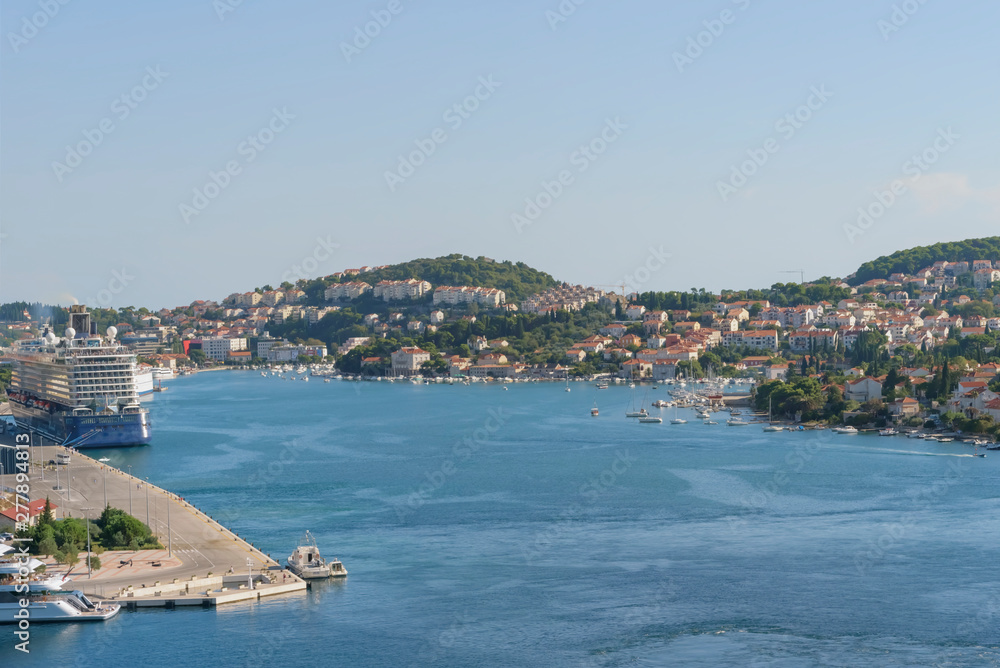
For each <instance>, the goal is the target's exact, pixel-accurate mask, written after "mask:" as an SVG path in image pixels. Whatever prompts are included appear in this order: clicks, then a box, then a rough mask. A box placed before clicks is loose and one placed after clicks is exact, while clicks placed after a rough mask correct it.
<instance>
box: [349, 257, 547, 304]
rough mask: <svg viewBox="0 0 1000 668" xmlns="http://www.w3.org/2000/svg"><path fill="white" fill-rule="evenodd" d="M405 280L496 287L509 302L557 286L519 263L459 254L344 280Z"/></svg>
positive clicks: (535, 270) (402, 265)
mask: <svg viewBox="0 0 1000 668" xmlns="http://www.w3.org/2000/svg"><path fill="white" fill-rule="evenodd" d="M408 278H417V279H420V280H423V281H429V282H430V283H431V285H433V286H434V287H435V288H436V287H438V286H439V285H471V286H475V287H480V288H499V289H500V290H503V291H504V292H505V293H507V301H509V302H518V301H520V300H522V299H524V298H525V297H528V296H529V295H533V294H535V293H536V292H541V291H543V290H546V289H548V288H551V287H553V286H555V285H558V283H557V281H556V280H555V279H554V278H552V276H550V275H549V274H546V273H545V272H542V271H538V270H537V269H532V268H531V267H529V266H528V265H526V264H524V263H523V262H516V263H515V262H510V261H505V262H496V261H494V260H491V259H489V258H485V257H478V258H475V259H473V258H471V257H468V256H465V255H459V254H453V255H447V256H445V257H438V258H433V259H431V258H421V259H419V260H410V261H409V262H403V263H402V264H394V265H392V266H390V267H386V268H384V269H379V270H376V271H371V272H367V273H364V274H359V275H358V276H357V277H352V278H351V279H345V280H361V281H365V282H366V283H370V284H371V285H375V284H376V283H378V282H379V281H402V280H405V279H408Z"/></svg>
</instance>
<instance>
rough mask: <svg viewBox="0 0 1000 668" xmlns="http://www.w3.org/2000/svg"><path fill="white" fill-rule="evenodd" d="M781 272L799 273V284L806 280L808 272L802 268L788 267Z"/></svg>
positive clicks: (780, 272)
mask: <svg viewBox="0 0 1000 668" xmlns="http://www.w3.org/2000/svg"><path fill="white" fill-rule="evenodd" d="M778 273H779V274H798V275H799V285H802V284H803V283H805V282H806V272H805V271H804V270H802V269H786V270H784V271H779V272H778Z"/></svg>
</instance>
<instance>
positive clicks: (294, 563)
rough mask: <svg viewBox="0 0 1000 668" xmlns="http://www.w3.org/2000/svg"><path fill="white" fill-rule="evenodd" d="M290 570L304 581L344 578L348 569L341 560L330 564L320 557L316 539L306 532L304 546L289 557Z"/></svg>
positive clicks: (300, 546) (299, 547)
mask: <svg viewBox="0 0 1000 668" xmlns="http://www.w3.org/2000/svg"><path fill="white" fill-rule="evenodd" d="M288 570H290V571H291V572H293V573H295V574H296V575H298V576H299V577H300V578H302V579H303V580H316V579H320V578H330V577H333V578H342V577H344V576H346V575H347V569H346V568H344V564H342V563H340V560H339V559H333V560H332V561H330V562H329V563H328V562H327V561H326V559H324V558H323V557H322V556H320V553H319V548H318V547H316V539H315V538H313V537H312V534H311V533H309V532H308V531H306V535H305V537H304V538H303V539H302V544H301V545H299V546H298V547H297V548H295V551H294V552H292V554H291V556H289V557H288Z"/></svg>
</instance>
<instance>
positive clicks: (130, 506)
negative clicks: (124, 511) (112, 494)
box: [127, 464, 132, 515]
mask: <svg viewBox="0 0 1000 668" xmlns="http://www.w3.org/2000/svg"><path fill="white" fill-rule="evenodd" d="M127 466H128V514H129V515H131V514H132V465H131V464H127Z"/></svg>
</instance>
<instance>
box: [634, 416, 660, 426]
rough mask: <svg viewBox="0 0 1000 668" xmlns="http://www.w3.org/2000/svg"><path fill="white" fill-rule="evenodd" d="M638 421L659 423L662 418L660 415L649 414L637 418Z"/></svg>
mask: <svg viewBox="0 0 1000 668" xmlns="http://www.w3.org/2000/svg"><path fill="white" fill-rule="evenodd" d="M639 422H641V423H643V424H660V423H661V422H663V418H661V417H650V416H648V415H647V416H645V417H641V418H639Z"/></svg>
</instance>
